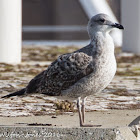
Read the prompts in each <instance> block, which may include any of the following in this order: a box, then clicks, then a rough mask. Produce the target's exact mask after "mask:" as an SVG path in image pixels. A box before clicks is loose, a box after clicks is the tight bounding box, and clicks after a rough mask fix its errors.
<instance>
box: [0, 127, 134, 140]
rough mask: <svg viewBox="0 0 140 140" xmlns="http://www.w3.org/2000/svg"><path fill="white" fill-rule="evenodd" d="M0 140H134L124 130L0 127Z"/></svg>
mask: <svg viewBox="0 0 140 140" xmlns="http://www.w3.org/2000/svg"><path fill="white" fill-rule="evenodd" d="M0 139H1V140H3V139H19V140H25V139H28V140H36V139H37V140H42V139H43V140H136V137H135V136H134V135H133V133H132V132H131V130H130V129H129V128H127V127H125V128H121V129H118V128H104V129H103V128H47V127H8V126H7V127H0Z"/></svg>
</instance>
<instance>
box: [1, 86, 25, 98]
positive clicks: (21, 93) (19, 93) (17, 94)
mask: <svg viewBox="0 0 140 140" xmlns="http://www.w3.org/2000/svg"><path fill="white" fill-rule="evenodd" d="M25 90H26V88H23V89H21V90H19V91H16V92H14V93H10V94H8V95H5V96H3V97H1V98H9V97H12V96H20V95H23V94H24V93H25Z"/></svg>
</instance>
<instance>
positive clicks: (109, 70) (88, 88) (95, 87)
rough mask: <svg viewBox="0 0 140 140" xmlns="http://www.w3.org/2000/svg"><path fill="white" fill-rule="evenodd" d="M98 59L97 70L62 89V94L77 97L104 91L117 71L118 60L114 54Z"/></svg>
mask: <svg viewBox="0 0 140 140" xmlns="http://www.w3.org/2000/svg"><path fill="white" fill-rule="evenodd" d="M104 57H105V58H101V59H98V60H97V61H96V63H97V64H96V71H95V72H94V73H91V74H90V75H88V76H86V77H84V78H82V79H80V80H79V81H78V82H77V83H75V84H74V85H73V86H71V87H70V88H69V89H67V90H65V91H62V95H65V96H68V97H72V98H77V97H85V96H88V95H92V94H95V93H98V92H100V91H102V90H103V89H104V88H106V87H107V86H108V84H109V83H110V82H111V81H112V79H113V77H114V75H115V73H116V60H115V56H114V54H111V55H106V56H104Z"/></svg>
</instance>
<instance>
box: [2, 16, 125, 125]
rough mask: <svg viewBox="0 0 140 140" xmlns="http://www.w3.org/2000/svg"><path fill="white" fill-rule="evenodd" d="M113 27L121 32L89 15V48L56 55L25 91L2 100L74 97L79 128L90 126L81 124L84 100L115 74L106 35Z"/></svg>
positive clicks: (110, 42)
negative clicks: (33, 95)
mask: <svg viewBox="0 0 140 140" xmlns="http://www.w3.org/2000/svg"><path fill="white" fill-rule="evenodd" d="M113 28H119V29H124V28H123V26H122V25H120V24H117V23H114V22H112V21H111V20H110V18H109V17H108V16H107V15H105V14H98V15H95V16H93V17H92V18H91V19H90V21H89V22H88V26H87V29H88V34H89V37H90V39H91V41H90V44H89V45H87V46H85V47H83V48H81V49H79V50H77V51H75V52H73V53H67V54H63V55H61V56H59V57H58V59H57V60H55V61H54V62H52V64H51V65H50V66H49V67H48V68H47V69H46V70H45V71H43V72H41V73H40V74H38V75H37V76H36V77H35V78H33V79H32V80H31V81H30V82H29V84H28V85H27V87H26V88H24V89H21V90H20V91H17V92H14V93H11V94H9V95H6V96H4V97H11V96H16V95H23V94H28V93H42V94H46V95H51V96H66V97H68V98H78V100H77V107H78V112H79V118H80V126H85V127H86V126H87V127H88V126H93V125H88V124H84V118H85V99H86V98H85V97H86V96H88V95H92V94H95V93H98V92H100V91H101V90H103V89H104V88H105V87H107V85H108V84H109V83H110V82H111V80H112V79H113V77H114V75H115V72H116V60H115V56H114V43H113V40H112V37H111V36H110V35H109V32H110V31H111V30H112V29H113ZM4 97H3V98H4ZM81 97H82V98H83V100H82V104H81V101H80V100H81Z"/></svg>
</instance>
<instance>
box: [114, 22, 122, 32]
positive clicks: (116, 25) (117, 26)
mask: <svg viewBox="0 0 140 140" xmlns="http://www.w3.org/2000/svg"><path fill="white" fill-rule="evenodd" d="M112 26H113V27H115V28H118V29H122V30H124V27H123V26H122V25H121V24H118V23H115V24H113V25H112Z"/></svg>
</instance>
